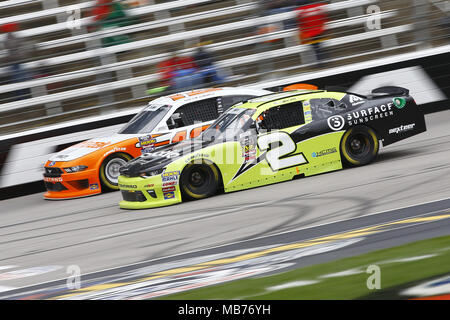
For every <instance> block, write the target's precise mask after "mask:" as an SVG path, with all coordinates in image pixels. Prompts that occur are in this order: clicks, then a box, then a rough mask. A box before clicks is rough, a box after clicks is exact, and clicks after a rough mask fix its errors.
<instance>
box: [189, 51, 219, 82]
mask: <svg viewBox="0 0 450 320" xmlns="http://www.w3.org/2000/svg"><path fill="white" fill-rule="evenodd" d="M194 60H195V63H196V65H197V67H198V72H199V73H200V75H201V77H202V80H203V84H204V85H207V84H210V83H215V84H217V83H221V82H223V80H224V79H223V78H222V77H221V76H220V75H219V74H218V72H217V68H216V66H215V65H214V58H213V56H212V55H211V53H209V52H208V51H207V50H206V49H205V48H204V47H203V45H202V44H200V45H199V46H198V47H197V50H196V51H195V53H194Z"/></svg>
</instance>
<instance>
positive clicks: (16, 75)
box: [1, 23, 34, 100]
mask: <svg viewBox="0 0 450 320" xmlns="http://www.w3.org/2000/svg"><path fill="white" fill-rule="evenodd" d="M1 31H2V33H6V36H5V39H4V40H3V43H2V45H3V48H5V50H6V57H5V59H4V62H5V64H6V65H9V70H10V72H9V77H10V82H11V83H17V82H22V81H26V80H29V79H31V78H32V75H31V72H29V71H28V70H27V69H26V68H24V67H23V63H24V62H26V61H27V60H28V59H29V58H31V57H32V56H33V51H34V45H33V44H32V43H31V42H28V41H26V40H25V39H23V38H19V37H17V36H16V35H15V32H16V31H19V25H18V24H17V23H8V24H5V25H2V26H1ZM28 94H29V89H22V90H19V91H17V92H16V93H15V95H16V98H17V99H18V100H19V99H25V98H27V96H28Z"/></svg>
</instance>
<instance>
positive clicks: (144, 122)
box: [119, 105, 171, 134]
mask: <svg viewBox="0 0 450 320" xmlns="http://www.w3.org/2000/svg"><path fill="white" fill-rule="evenodd" d="M170 108H171V107H170V106H169V105H149V106H148V107H147V108H145V109H144V110H142V111H141V112H139V113H138V114H137V115H136V116H134V118H133V119H131V120H130V121H129V122H128V123H127V124H126V125H125V127H123V128H122V129H121V130H120V131H119V133H122V134H143V133H151V132H152V131H153V130H154V129H155V127H156V126H157V125H158V124H159V123H160V122H161V120H162V119H163V118H164V116H165V115H166V114H167V112H169V110H170Z"/></svg>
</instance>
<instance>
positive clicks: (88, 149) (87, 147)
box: [49, 134, 136, 161]
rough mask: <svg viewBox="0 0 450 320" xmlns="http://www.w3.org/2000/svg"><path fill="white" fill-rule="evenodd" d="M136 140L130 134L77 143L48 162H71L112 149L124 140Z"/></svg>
mask: <svg viewBox="0 0 450 320" xmlns="http://www.w3.org/2000/svg"><path fill="white" fill-rule="evenodd" d="M131 138H136V136H135V135H130V134H114V135H113V136H109V137H103V138H96V139H91V140H87V141H83V142H80V143H77V144H75V145H73V146H71V147H69V148H67V149H64V150H62V151H60V152H58V153H56V154H54V155H53V156H51V157H50V159H49V161H72V160H76V159H78V158H81V157H84V156H86V155H88V154H90V153H93V152H95V151H98V150H100V149H105V150H106V149H108V150H109V149H112V148H114V145H115V144H118V143H120V142H123V141H125V140H128V139H131Z"/></svg>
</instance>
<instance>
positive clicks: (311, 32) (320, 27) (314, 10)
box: [296, 3, 328, 65]
mask: <svg viewBox="0 0 450 320" xmlns="http://www.w3.org/2000/svg"><path fill="white" fill-rule="evenodd" d="M296 10H297V12H298V14H297V21H298V28H299V33H300V41H301V42H302V43H303V44H310V45H312V47H313V49H314V54H315V56H316V61H317V62H319V64H320V65H323V62H322V61H323V60H324V59H325V58H326V54H325V52H324V50H323V48H322V46H321V44H320V43H321V42H322V41H323V40H324V35H325V30H326V23H327V22H328V15H327V13H326V12H325V10H324V4H323V3H315V4H310V5H305V6H301V7H299V8H297V9H296Z"/></svg>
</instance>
